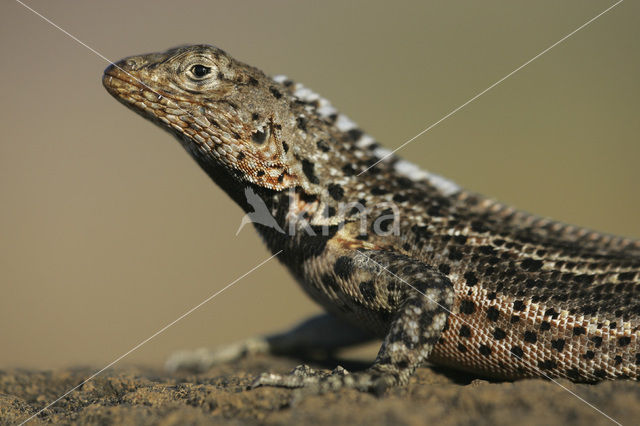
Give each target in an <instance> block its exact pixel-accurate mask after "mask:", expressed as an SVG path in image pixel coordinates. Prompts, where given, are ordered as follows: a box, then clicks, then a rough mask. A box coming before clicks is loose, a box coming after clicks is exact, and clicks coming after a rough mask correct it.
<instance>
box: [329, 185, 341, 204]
mask: <svg viewBox="0 0 640 426" xmlns="http://www.w3.org/2000/svg"><path fill="white" fill-rule="evenodd" d="M328 189H329V195H331V198H333V199H334V200H336V201H340V200H342V197H344V189H342V187H341V186H340V185H337V184H335V183H332V184H330V185H329V188H328Z"/></svg>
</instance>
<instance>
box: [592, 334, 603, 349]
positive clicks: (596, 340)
mask: <svg viewBox="0 0 640 426" xmlns="http://www.w3.org/2000/svg"><path fill="white" fill-rule="evenodd" d="M589 340H591V341H592V342H593V343H595V344H596V348H599V347H600V346H602V337H600V336H593V337H592V338H591V339H589Z"/></svg>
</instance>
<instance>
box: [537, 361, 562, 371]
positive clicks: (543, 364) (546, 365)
mask: <svg viewBox="0 0 640 426" xmlns="http://www.w3.org/2000/svg"><path fill="white" fill-rule="evenodd" d="M557 366H558V364H556V362H555V361H554V360H551V359H545V360H544V361H538V367H539V368H541V369H543V370H552V369H554V368H556V367H557Z"/></svg>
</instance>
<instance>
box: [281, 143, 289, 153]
mask: <svg viewBox="0 0 640 426" xmlns="http://www.w3.org/2000/svg"><path fill="white" fill-rule="evenodd" d="M282 150H283V151H284V152H285V153H286V152H289V145H288V144H287V143H286V142H285V141H282Z"/></svg>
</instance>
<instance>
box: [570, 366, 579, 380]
mask: <svg viewBox="0 0 640 426" xmlns="http://www.w3.org/2000/svg"><path fill="white" fill-rule="evenodd" d="M567 376H568V377H569V378H570V379H572V380H578V379H580V370H578V369H577V368H572V369H570V370H567Z"/></svg>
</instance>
